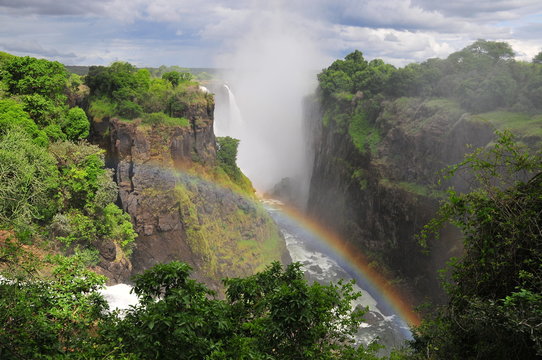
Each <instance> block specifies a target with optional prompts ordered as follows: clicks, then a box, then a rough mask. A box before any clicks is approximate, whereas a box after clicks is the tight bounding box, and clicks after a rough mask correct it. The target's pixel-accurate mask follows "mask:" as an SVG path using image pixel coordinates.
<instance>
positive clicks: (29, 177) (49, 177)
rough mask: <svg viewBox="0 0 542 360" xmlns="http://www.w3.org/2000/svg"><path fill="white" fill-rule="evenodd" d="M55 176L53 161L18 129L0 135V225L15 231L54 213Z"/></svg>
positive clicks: (56, 176) (57, 179)
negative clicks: (13, 227)
mask: <svg viewBox="0 0 542 360" xmlns="http://www.w3.org/2000/svg"><path fill="white" fill-rule="evenodd" d="M58 182H59V174H58V170H57V168H56V162H55V159H54V158H53V157H52V156H51V155H50V154H49V153H48V152H47V150H46V149H45V148H43V147H41V146H38V145H36V144H35V143H34V142H33V141H32V140H31V139H30V138H29V137H28V135H27V134H25V133H23V132H21V131H20V130H16V129H13V130H8V131H6V132H5V133H4V134H3V135H1V136H0V224H2V225H3V226H6V225H8V226H9V225H11V226H15V227H16V228H18V227H20V226H23V225H26V224H29V223H31V222H32V221H36V220H44V219H47V218H49V217H51V216H52V214H53V213H54V211H55V208H56V206H55V203H54V201H53V194H54V190H55V189H56V187H57V186H58Z"/></svg>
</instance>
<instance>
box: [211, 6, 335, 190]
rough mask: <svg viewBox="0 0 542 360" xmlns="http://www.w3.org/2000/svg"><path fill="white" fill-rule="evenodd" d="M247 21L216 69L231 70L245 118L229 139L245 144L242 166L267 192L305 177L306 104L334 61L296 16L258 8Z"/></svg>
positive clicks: (229, 76) (230, 79) (241, 152)
mask: <svg viewBox="0 0 542 360" xmlns="http://www.w3.org/2000/svg"><path fill="white" fill-rule="evenodd" d="M245 21H248V23H247V27H246V28H245V29H244V33H243V34H242V36H240V37H239V38H237V39H235V40H234V41H231V43H230V44H229V48H228V49H229V51H225V52H224V53H223V54H221V55H219V56H218V57H217V59H216V65H217V66H219V67H225V68H228V69H231V70H230V71H228V72H227V73H225V74H224V77H225V78H226V81H227V82H228V84H229V86H230V88H231V89H232V91H233V93H234V94H235V96H236V98H237V103H238V105H239V108H240V110H241V113H242V116H243V122H244V123H243V128H242V129H240V130H239V131H238V132H237V133H234V134H231V135H232V136H234V137H237V138H240V140H241V144H240V147H239V155H238V164H239V166H240V167H241V169H242V170H243V171H244V172H245V173H246V174H247V175H248V176H249V178H250V179H251V180H252V181H253V183H254V185H255V186H256V188H257V189H259V190H261V191H267V190H269V189H270V188H271V187H272V186H273V185H275V184H276V183H278V182H279V181H280V180H281V179H282V178H284V177H291V178H299V177H302V176H303V175H306V171H307V170H308V167H309V164H308V160H307V158H306V153H305V148H306V146H305V143H304V138H303V135H302V100H303V97H304V96H306V95H308V94H310V93H312V92H313V91H314V89H315V88H316V77H315V75H316V73H317V72H318V71H319V69H321V68H322V67H323V66H325V65H326V64H327V63H328V62H329V61H330V59H329V58H328V57H326V56H324V55H323V53H322V51H321V49H320V48H319V47H318V41H317V39H313V38H312V37H311V36H312V34H311V32H310V31H309V29H308V28H307V27H306V26H304V25H303V23H304V21H303V19H301V18H298V17H297V16H296V15H295V14H292V13H289V14H288V13H283V12H282V11H280V10H276V9H273V10H270V9H262V8H255V9H252V11H251V14H250V17H249V18H245ZM217 121H220V120H219V119H217Z"/></svg>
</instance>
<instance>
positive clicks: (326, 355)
mask: <svg viewBox="0 0 542 360" xmlns="http://www.w3.org/2000/svg"><path fill="white" fill-rule="evenodd" d="M5 241H6V244H11V245H13V244H12V243H10V242H9V241H10V240H9V238H8V239H5ZM25 251H26V250H25V249H24V248H22V247H14V246H4V247H2V248H0V259H2V260H3V261H4V262H8V261H9V262H10V263H11V267H10V269H12V270H19V271H9V272H3V273H2V275H3V276H5V277H6V279H7V280H0V308H1V309H3V311H0V320H1V321H0V355H1V356H2V359H20V358H31V359H83V358H92V359H96V358H100V359H102V358H103V359H269V360H271V359H284V360H286V359H288V360H290V359H300V360H301V359H352V360H354V359H367V360H373V359H377V357H376V356H375V355H374V352H375V350H376V349H378V347H377V346H375V345H373V346H369V347H368V348H366V347H363V346H359V347H357V346H354V341H353V339H352V337H351V336H352V335H353V334H354V333H355V332H356V331H357V329H358V328H359V326H360V323H361V321H362V315H363V313H364V309H352V308H351V305H350V304H351V301H353V300H355V299H356V298H358V297H359V296H360V294H359V293H355V292H354V291H353V289H352V284H351V283H338V284H330V285H320V284H318V283H313V284H308V282H307V280H306V279H305V278H304V276H303V272H302V271H301V269H300V264H291V265H289V266H288V267H286V268H282V266H281V265H280V264H278V263H276V262H275V263H273V264H271V265H270V266H269V267H267V268H266V269H264V270H263V271H262V272H260V273H257V274H255V275H252V276H250V277H247V278H244V279H243V278H232V279H226V280H224V283H225V286H226V287H227V294H226V298H225V299H223V300H221V299H218V298H217V297H216V295H215V294H214V293H213V292H212V291H211V290H209V289H208V288H206V287H205V286H204V285H203V284H201V283H198V282H196V281H195V280H192V279H190V278H189V276H190V273H191V268H190V267H189V266H188V265H186V264H183V263H179V262H171V263H169V264H159V265H156V266H155V267H154V268H152V269H150V270H147V271H146V272H145V273H143V274H141V275H139V276H137V277H136V278H135V279H134V280H135V286H134V291H135V293H136V294H137V296H138V297H139V301H140V303H139V304H138V305H137V306H135V307H132V308H131V309H129V310H127V311H126V313H125V314H124V315H123V316H120V314H119V313H116V312H114V313H111V314H107V313H106V312H105V311H104V310H105V309H107V303H106V302H105V300H104V299H103V297H102V296H101V295H100V294H99V293H98V292H97V290H98V289H99V288H100V287H101V286H102V285H103V284H104V280H105V279H104V278H103V277H101V276H98V275H96V274H94V273H92V272H91V271H88V270H86V269H85V261H86V260H85V255H84V254H81V253H78V254H76V255H75V256H72V257H69V258H66V257H62V256H56V257H54V258H49V259H44V260H43V261H36V260H35V259H36V257H35V256H25V255H29V254H25ZM44 266H48V267H49V268H48V270H47V271H46V272H47V275H45V276H44V275H41V276H38V271H40V272H41V271H43V270H44V269H47V267H44Z"/></svg>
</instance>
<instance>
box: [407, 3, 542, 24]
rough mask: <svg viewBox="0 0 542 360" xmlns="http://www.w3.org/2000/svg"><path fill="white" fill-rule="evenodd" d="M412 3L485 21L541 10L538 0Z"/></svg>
mask: <svg viewBox="0 0 542 360" xmlns="http://www.w3.org/2000/svg"><path fill="white" fill-rule="evenodd" d="M412 3H413V4H414V5H417V6H420V7H422V8H424V9H427V10H431V11H438V12H439V13H441V14H442V15H444V16H453V17H460V18H464V19H469V18H481V17H483V18H485V19H486V21H495V20H504V19H514V18H518V17H520V16H523V15H526V14H532V13H533V12H537V11H538V12H539V11H541V10H542V3H540V1H539V0H477V1H471V0H454V1H434V0H412Z"/></svg>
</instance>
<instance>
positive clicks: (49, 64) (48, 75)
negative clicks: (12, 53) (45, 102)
mask: <svg viewBox="0 0 542 360" xmlns="http://www.w3.org/2000/svg"><path fill="white" fill-rule="evenodd" d="M2 74H3V75H2V77H3V80H4V81H5V82H6V84H7V85H8V89H9V92H10V93H11V94H14V95H32V94H39V95H42V96H45V97H46V98H48V99H52V100H53V101H54V102H55V105H58V104H59V103H62V102H64V101H65V100H66V96H65V95H64V90H65V88H66V81H67V79H68V73H67V71H66V69H65V68H64V65H62V64H61V63H59V62H57V61H48V60H45V59H36V58H33V57H30V56H25V57H13V58H9V59H8V60H7V61H6V62H5V63H4V64H2Z"/></svg>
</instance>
